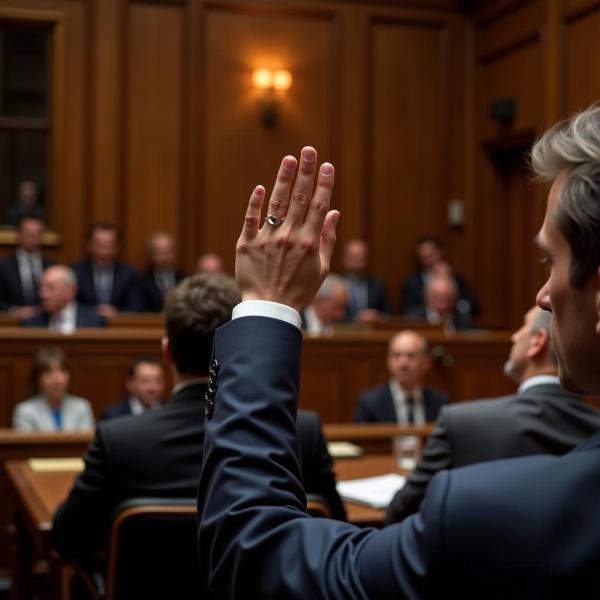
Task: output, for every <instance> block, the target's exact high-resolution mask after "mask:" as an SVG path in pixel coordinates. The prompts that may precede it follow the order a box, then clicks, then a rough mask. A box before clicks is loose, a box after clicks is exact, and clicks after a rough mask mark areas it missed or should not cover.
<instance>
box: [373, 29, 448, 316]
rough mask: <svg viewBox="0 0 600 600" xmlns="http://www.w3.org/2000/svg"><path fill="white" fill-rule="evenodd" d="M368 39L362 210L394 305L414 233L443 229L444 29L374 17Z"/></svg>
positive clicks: (406, 267)
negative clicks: (365, 205)
mask: <svg viewBox="0 0 600 600" xmlns="http://www.w3.org/2000/svg"><path fill="white" fill-rule="evenodd" d="M370 38H371V47H370V50H371V52H370V62H369V73H370V81H369V86H368V90H369V93H370V99H371V102H370V106H369V122H370V126H369V128H368V130H369V132H370V143H369V153H368V155H367V156H368V160H369V162H370V170H369V180H368V182H369V206H368V208H367V210H366V211H365V216H366V218H367V222H368V224H369V230H368V238H369V239H370V240H371V254H372V257H373V261H374V262H375V264H376V265H377V267H378V272H379V273H381V274H382V275H383V276H384V278H385V280H386V281H387V282H388V284H391V285H392V289H391V290H390V291H391V292H392V301H393V303H394V305H397V303H398V301H397V295H396V294H397V288H398V284H399V275H400V273H406V272H410V270H411V267H412V264H411V250H412V247H413V245H414V242H415V239H416V238H417V237H418V236H419V235H421V234H423V233H435V234H440V233H442V232H443V230H444V224H445V212H444V206H445V199H446V189H447V185H448V178H447V161H446V160H445V150H446V148H447V143H448V141H447V128H446V122H447V115H448V113H447V107H448V89H447V79H448V62H447V61H448V50H449V48H448V33H447V30H446V28H445V25H444V23H440V22H431V21H422V22H419V21H402V20H399V21H395V20H392V21H384V22H379V21H376V22H374V23H372V25H371V31H370ZM424 73H427V76H426V77H423V74H424ZM415 124H418V126H415Z"/></svg>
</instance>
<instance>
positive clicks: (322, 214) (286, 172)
mask: <svg viewBox="0 0 600 600" xmlns="http://www.w3.org/2000/svg"><path fill="white" fill-rule="evenodd" d="M296 170H297V171H298V174H297V176H296ZM315 175H316V179H317V183H316V187H315V189H314V193H313V187H314V182H315ZM294 177H295V181H294ZM334 180H335V171H334V168H333V165H332V164H330V163H323V164H322V165H321V167H320V168H319V169H318V173H317V152H316V150H315V149H314V148H312V147H310V146H306V147H305V148H303V149H302V152H301V154H300V164H299V165H298V161H297V160H296V159H295V158H294V157H293V156H286V157H285V158H284V159H283V160H282V162H281V166H280V167H279V172H278V173H277V179H276V180H275V185H274V186H273V192H272V193H271V197H270V199H269V205H268V208H267V215H269V217H270V219H269V221H271V222H272V223H274V224H269V222H267V219H265V221H264V222H263V221H262V218H261V211H262V205H263V201H264V198H265V194H266V191H265V188H264V187H262V186H260V185H259V186H257V187H256V188H255V189H254V191H253V192H252V195H251V196H250V202H249V204H248V210H247V211H246V217H245V220H244V227H243V229H242V233H241V235H240V238H239V240H238V243H237V248H236V251H237V255H236V263H235V275H236V278H237V281H238V285H239V286H240V290H241V293H242V299H243V300H271V301H272V302H280V303H281V304H287V305H288V306H291V307H292V308H295V309H296V310H301V309H302V308H303V307H305V306H307V305H308V304H310V302H312V299H313V298H314V295H315V294H316V292H317V290H318V289H319V286H320V285H321V282H322V281H323V279H324V278H325V276H326V275H327V273H328V272H329V264H330V262H331V255H332V253H333V248H334V246H335V227H336V224H337V222H338V219H339V217H340V213H339V212H338V211H336V210H329V207H330V204H331V193H332V190H333V184H334ZM282 221H283V222H282ZM261 223H262V227H261Z"/></svg>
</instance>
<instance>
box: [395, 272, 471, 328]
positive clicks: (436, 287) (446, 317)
mask: <svg viewBox="0 0 600 600" xmlns="http://www.w3.org/2000/svg"><path fill="white" fill-rule="evenodd" d="M457 290H458V288H457V286H456V281H455V280H454V279H453V278H452V277H450V276H448V275H447V274H445V273H442V274H439V275H433V276H432V277H429V278H428V279H427V282H426V283H425V292H424V294H425V304H424V305H423V306H422V307H419V308H416V309H414V310H412V311H410V312H407V313H406V316H407V317H408V318H412V319H422V320H426V321H428V322H429V323H431V324H432V325H442V326H443V327H444V330H445V331H448V332H453V331H460V330H465V329H473V328H474V327H475V322H474V321H473V316H472V314H471V312H470V306H471V305H470V304H469V303H465V302H461V301H459V300H458V297H457Z"/></svg>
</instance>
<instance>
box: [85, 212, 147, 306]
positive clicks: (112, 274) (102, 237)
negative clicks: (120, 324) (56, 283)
mask: <svg viewBox="0 0 600 600" xmlns="http://www.w3.org/2000/svg"><path fill="white" fill-rule="evenodd" d="M120 242H121V235H120V232H119V230H118V228H117V227H116V226H115V225H113V224H111V223H96V224H95V225H93V226H92V228H91V229H90V232H89V235H88V240H87V252H88V257H87V258H85V259H84V260H81V261H79V262H76V263H74V264H73V270H74V271H75V274H76V275H77V280H78V282H79V292H78V294H77V300H78V301H79V302H81V303H83V304H88V305H89V306H94V307H96V312H97V313H98V314H99V315H101V316H103V317H112V316H114V315H116V314H117V313H118V312H119V311H124V312H127V311H138V310H141V309H142V301H141V297H140V289H139V285H140V283H139V276H138V274H137V273H136V271H135V270H134V268H133V267H131V266H130V265H128V264H127V263H124V262H122V261H121V260H118V255H119V246H120Z"/></svg>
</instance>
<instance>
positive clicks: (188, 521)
mask: <svg viewBox="0 0 600 600" xmlns="http://www.w3.org/2000/svg"><path fill="white" fill-rule="evenodd" d="M197 540H198V537H197V511H196V499H195V498H194V499H188V498H186V499H173V498H133V499H131V500H126V501H125V502H122V503H121V504H120V505H119V506H118V507H117V508H116V510H115V513H114V518H113V524H112V527H111V532H110V542H109V551H108V569H107V576H106V581H104V579H103V578H102V577H101V576H99V575H98V574H97V573H90V572H89V571H87V572H85V571H82V569H81V568H80V566H78V568H77V571H78V573H79V575H80V576H81V577H82V579H83V580H84V582H85V585H86V587H87V588H88V589H89V591H90V592H91V594H92V597H93V598H94V599H98V600H100V599H102V600H131V599H135V598H144V599H145V600H153V599H156V600H158V599H161V600H162V599H165V598H177V600H187V599H188V598H189V599H194V600H199V599H201V598H202V597H203V596H206V593H205V588H204V586H203V585H202V582H201V579H200V572H199V568H198V559H197Z"/></svg>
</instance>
